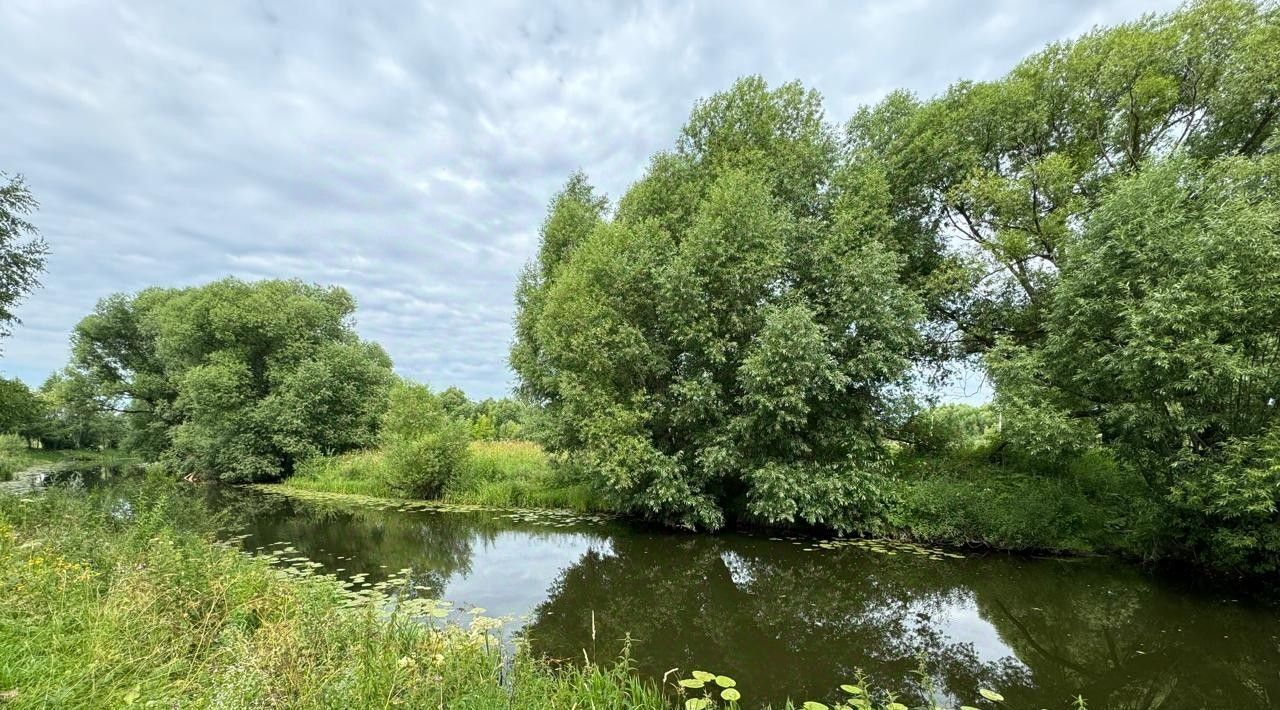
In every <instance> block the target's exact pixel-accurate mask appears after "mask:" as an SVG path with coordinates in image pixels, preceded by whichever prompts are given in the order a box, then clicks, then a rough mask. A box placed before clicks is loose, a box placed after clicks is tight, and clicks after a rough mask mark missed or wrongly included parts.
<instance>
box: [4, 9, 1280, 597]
mask: <svg viewBox="0 0 1280 710" xmlns="http://www.w3.org/2000/svg"><path fill="white" fill-rule="evenodd" d="M1276 47H1280V8H1278V7H1277V6H1276V5H1274V4H1271V3H1253V2H1247V1H1244V0H1212V1H1207V2H1198V3H1193V4H1190V5H1187V6H1185V7H1183V8H1182V9H1179V10H1178V11H1176V12H1173V13H1169V14H1166V15H1159V16H1149V17H1145V18H1143V19H1141V20H1138V21H1135V22H1132V23H1128V24H1125V25H1121V26H1117V27H1111V28H1101V29H1097V30H1095V31H1093V32H1091V33H1089V34H1087V35H1085V36H1083V37H1080V38H1077V39H1075V40H1071V41H1066V42H1061V43H1057V44H1053V45H1050V46H1049V47H1047V48H1046V49H1044V50H1043V51H1041V52H1039V53H1037V54H1035V55H1033V56H1031V57H1029V58H1027V59H1026V60H1024V61H1022V62H1021V63H1019V64H1018V65H1017V66H1016V67H1014V68H1013V70H1012V71H1010V72H1009V73H1008V74H1006V75H1005V76H1003V77H1001V78H999V79H996V80H993V81H986V82H968V81H966V82H959V83H957V84H955V85H953V86H952V87H950V88H949V89H948V90H947V91H945V92H944V93H942V94H941V95H939V96H936V97H932V98H920V97H916V96H913V95H911V94H909V93H907V92H901V91H900V92H893V93H891V94H889V95H888V96H887V97H886V98H885V99H884V100H883V101H881V102H880V103H878V104H876V105H874V106H869V107H865V108H863V109H861V110H859V111H858V112H857V113H856V115H854V116H853V117H852V118H850V119H849V120H848V121H846V122H844V123H842V124H837V123H834V122H832V121H830V120H828V118H827V117H826V116H825V115H824V113H823V110H822V102H821V98H820V97H819V96H818V95H817V94H816V93H815V92H813V91H811V90H807V89H805V88H804V87H803V86H802V85H800V84H799V83H789V84H785V85H782V86H779V87H769V86H767V85H766V84H765V82H764V81H763V80H762V79H760V78H758V77H748V78H744V79H742V80H740V81H738V82H737V83H736V84H735V85H734V86H732V87H731V88H730V89H728V90H727V91H724V92H722V93H718V94H716V95H714V96H712V97H710V98H709V99H707V100H705V101H702V102H700V103H698V105H697V106H696V107H695V108H694V110H693V112H692V114H691V115H690V118H689V120H688V122H687V124H686V125H685V126H684V128H683V129H682V131H681V133H680V135H679V137H678V139H677V141H676V144H675V146H674V147H673V148H672V149H670V150H668V151H664V152H660V153H658V154H656V155H655V156H654V157H653V159H652V161H651V162H650V165H649V168H648V170H647V172H646V173H645V174H644V176H643V177H642V178H641V179H640V180H639V181H638V182H636V183H635V184H634V185H632V186H631V188H630V189H629V190H628V191H627V192H626V193H625V194H624V195H622V196H621V198H620V199H618V200H617V201H616V202H610V201H609V200H608V199H606V198H605V197H603V196H601V195H599V194H597V192H596V191H595V190H594V189H593V188H592V187H591V185H590V184H589V182H588V179H587V177H586V176H584V175H582V174H580V173H575V174H574V175H572V176H571V177H570V179H569V180H568V183H567V184H566V185H565V187H564V189H563V190H561V191H560V192H559V193H558V194H557V195H555V197H554V199H553V200H552V202H551V204H550V206H549V209H548V212H547V216H546V219H545V222H544V223H543V225H542V230H541V238H542V239H541V246H540V249H539V252H538V255H537V258H536V259H535V260H534V261H533V262H531V263H530V264H529V266H528V268H527V269H526V271H525V272H524V273H523V274H522V276H521V278H520V282H519V285H518V288H517V311H518V312H517V319H516V324H515V326H516V327H515V339H514V342H513V345H512V349H511V364H512V367H513V369H514V370H515V371H516V373H517V374H518V375H519V378H520V380H519V394H520V400H519V401H516V400H511V399H505V400H487V401H485V402H480V403H475V402H471V401H470V400H468V398H467V397H466V395H465V394H464V393H462V392H461V391H460V390H457V389H456V388H449V389H445V390H443V391H439V392H436V391H432V390H430V389H428V388H427V387H426V386H423V385H418V384H413V383H409V382H404V381H400V380H399V379H398V378H396V377H395V376H394V375H393V374H392V371H391V362H390V360H389V358H388V357H387V356H386V354H385V353H384V352H383V351H382V350H381V349H380V348H379V347H378V346H377V345H374V344H372V343H367V342H364V341H361V340H360V339H359V338H358V337H357V336H356V334H355V331H354V328H353V322H352V317H353V314H354V309H355V304H354V302H353V300H352V299H351V297H350V296H349V295H348V294H347V293H346V292H345V291H343V290H342V289H339V288H330V287H323V286H316V285H308V284H302V283H298V282H293V281H261V282H256V283H245V282H242V281H238V280H235V279H227V280H223V281H219V282H215V283H212V284H208V285H205V286H199V287H191V288H177V289H175V288H152V289H147V290H144V291H142V292H140V293H137V294H117V295H114V296H110V297H108V298H105V299H103V300H102V301H101V302H100V303H99V304H98V306H97V308H96V309H95V310H94V312H93V313H92V314H91V315H89V316H88V317H86V318H85V319H84V320H83V321H82V322H81V323H80V324H79V325H78V326H77V327H76V329H75V332H74V334H73V339H72V340H73V357H72V362H71V363H70V365H69V366H68V367H67V368H66V369H65V370H64V371H62V372H60V373H58V374H57V375H55V376H54V377H52V378H50V380H49V381H48V382H46V383H45V384H44V385H43V386H42V387H41V388H39V390H37V391H34V392H33V391H31V390H29V389H28V388H27V387H26V385H24V384H22V383H21V382H18V381H17V380H3V381H0V402H2V403H3V405H4V406H3V409H2V410H0V433H10V434H14V435H18V436H21V437H23V438H24V439H25V440H26V441H27V442H28V444H29V445H32V446H42V447H44V448H50V449H51V448H57V447H68V448H83V447H93V448H102V447H113V446H120V447H123V448H126V449H129V450H131V451H135V452H138V453H139V454H140V455H142V456H144V457H146V458H155V459H160V460H162V461H164V462H165V464H166V465H167V467H168V468H169V469H170V470H171V471H172V472H173V473H174V474H176V475H183V476H187V475H193V476H197V477H216V478H220V479H222V480H226V481H233V482H243V481H260V480H267V479H278V478H282V477H288V476H294V479H295V483H296V485H298V486H303V487H312V488H323V489H328V490H347V491H356V492H362V493H376V494H378V495H395V496H409V497H445V498H449V499H453V500H465V501H475V502H486V503H495V504H507V505H569V506H571V507H575V508H578V509H583V510H587V509H599V508H609V509H613V510H617V511H620V512H625V513H630V514H635V515H641V516H645V517H649V518H653V519H656V520H660V521H663V522H666V523H669V524H674V525H679V526H683V527H688V528H693V529H707V530H713V529H717V528H720V527H722V526H725V525H729V524H734V523H748V524H768V525H800V526H817V527H822V528H827V529H834V530H837V531H840V532H855V533H872V534H894V535H901V536H915V537H921V538H928V539H931V540H938V541H947V542H953V543H958V544H968V543H974V544H985V545H992V546H996V547H1002V548H1008V549H1022V550H1061V551H1081V552H1083V551H1115V552H1122V553H1125V554H1130V555H1137V556H1144V557H1148V558H1179V559H1188V560H1194V561H1197V562H1199V563H1201V564H1204V565H1206V566H1210V567H1216V568H1219V569H1224V570H1232V571H1252V572H1264V573H1270V572H1275V571H1277V569H1280V513H1277V501H1280V463H1278V457H1280V419H1278V418H1277V411H1276V403H1277V397H1278V395H1280V355H1278V354H1280V331H1277V329H1276V323H1277V322H1280V269H1277V268H1276V265H1277V264H1280V190H1277V189H1276V185H1277V181H1278V180H1280V152H1278V151H1277V148H1280V137H1278V135H1277V133H1276V130H1275V127H1276V125H1277V114H1280V94H1278V93H1277V91H1276V87H1277V86H1280V51H1277V50H1276ZM0 194H2V195H3V197H2V198H0V240H3V241H0V248H3V252H2V253H3V255H4V261H3V262H0V270H2V271H3V281H2V282H0V326H3V325H4V324H7V323H11V322H12V321H13V318H12V312H11V311H10V310H8V309H9V307H10V305H11V304H13V303H15V302H16V300H17V299H19V298H21V297H22V295H23V294H25V293H26V292H28V291H29V290H30V289H31V288H32V287H34V285H35V283H36V276H38V274H39V272H40V269H41V268H42V267H43V255H44V249H45V247H44V245H43V243H42V242H40V241H39V240H38V238H36V237H35V235H34V229H33V228H32V227H31V225H30V224H28V223H27V222H26V221H24V218H25V216H27V215H29V214H30V211H31V209H32V208H33V207H34V201H33V200H32V198H31V195H30V194H29V193H28V192H27V191H26V188H25V185H24V184H23V183H22V182H21V181H20V180H15V181H10V182H9V183H8V186H7V187H6V188H4V192H3V193H0ZM23 239H25V240H26V241H23ZM962 371H982V372H984V373H985V374H986V375H988V376H989V377H990V381H991V383H992V384H993V386H994V392H995V394H994V400H993V402H992V403H991V404H990V405H987V406H984V407H981V408H971V407H962V406H949V407H948V406H943V407H935V406H931V405H933V404H934V402H933V401H932V399H931V393H932V392H934V391H936V390H935V388H934V385H937V384H939V383H942V382H945V381H947V379H948V378H949V377H951V376H953V375H955V374H956V373H957V372H962ZM516 439H531V440H534V441H537V442H538V444H540V445H541V447H542V448H539V446H536V445H534V444H532V443H529V442H515V441H513V440H516ZM295 474H297V475H295Z"/></svg>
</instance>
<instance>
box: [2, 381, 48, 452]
mask: <svg viewBox="0 0 1280 710" xmlns="http://www.w3.org/2000/svg"><path fill="white" fill-rule="evenodd" d="M47 416H48V412H47V410H46V407H45V403H44V400H42V399H41V398H40V397H39V396H37V395H36V393H35V392H32V391H31V388H29V387H27V385H26V383H24V382H23V381H22V380H19V379H17V378H14V379H12V380H8V379H4V378H2V377H0V434H14V435H17V436H21V437H22V438H23V439H25V440H26V441H27V444H28V445H30V444H31V443H32V442H33V441H34V440H35V439H37V438H38V437H39V435H40V430H41V428H42V426H43V424H44V421H45V418H46V417H47Z"/></svg>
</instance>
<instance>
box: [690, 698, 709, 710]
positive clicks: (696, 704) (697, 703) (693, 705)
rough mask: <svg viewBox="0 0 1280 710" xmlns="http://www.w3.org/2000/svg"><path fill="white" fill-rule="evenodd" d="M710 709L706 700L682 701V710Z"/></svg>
mask: <svg viewBox="0 0 1280 710" xmlns="http://www.w3.org/2000/svg"><path fill="white" fill-rule="evenodd" d="M709 707H711V701H710V700H707V699H706V698H689V699H688V700H686V701H684V710H705V709H706V708H709Z"/></svg>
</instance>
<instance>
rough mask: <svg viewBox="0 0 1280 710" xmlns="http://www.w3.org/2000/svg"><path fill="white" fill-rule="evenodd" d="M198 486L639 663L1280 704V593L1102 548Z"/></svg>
mask: <svg viewBox="0 0 1280 710" xmlns="http://www.w3.org/2000/svg"><path fill="white" fill-rule="evenodd" d="M192 490H194V491H195V495H196V496H198V497H199V498H200V499H201V500H202V502H203V504H204V505H207V506H209V507H210V508H211V509H215V510H218V511H222V513H223V514H224V515H225V518H224V522H223V527H224V529H225V532H226V535H227V536H228V538H231V537H232V536H236V535H246V536H247V537H244V538H243V539H241V544H242V545H243V546H244V547H245V549H246V550H249V551H254V550H255V549H256V548H263V550H262V551H270V550H273V549H279V548H280V547H282V546H285V545H288V546H291V547H293V548H295V549H296V550H297V551H298V552H297V553H295V554H290V555H287V556H290V557H293V556H295V555H296V556H304V557H306V558H309V559H310V560H312V561H314V562H317V563H320V564H321V565H322V567H321V568H320V569H321V571H329V572H335V571H336V574H337V575H338V576H339V577H344V578H350V577H351V576H353V575H358V574H364V575H367V581H368V582H370V583H377V582H378V581H380V580H384V579H386V578H388V577H390V576H392V575H396V574H399V573H400V572H399V571H400V570H401V569H405V568H407V569H409V570H411V572H410V573H409V575H410V579H411V582H412V584H413V585H416V586H418V587H420V590H419V593H421V594H422V595H424V596H430V597H438V598H441V599H446V600H449V601H450V602H452V604H453V606H454V608H455V609H468V608H471V607H476V606H478V607H484V608H485V609H486V610H487V611H486V612H485V614H486V615H487V616H510V617H511V618H512V620H511V621H510V622H509V624H508V626H507V629H508V633H522V634H524V635H525V636H526V637H527V638H528V639H529V642H530V644H531V646H532V648H533V649H534V650H536V651H537V652H539V653H542V654H545V655H547V656H550V657H553V658H560V659H571V660H572V659H581V658H582V656H583V650H584V649H585V650H586V651H587V653H588V654H589V655H590V656H591V657H592V658H593V659H597V658H598V659H609V658H611V657H614V656H616V655H617V654H618V653H619V652H620V650H621V648H622V645H623V639H624V638H625V637H626V636H628V635H629V636H630V639H631V653H632V656H633V659H634V661H635V662H636V664H637V665H638V668H639V671H640V672H641V673H645V674H648V675H650V676H653V677H659V678H660V677H661V676H662V674H663V673H664V672H666V671H667V670H668V669H671V668H680V669H681V671H682V672H683V673H685V674H687V673H688V672H689V671H690V670H692V669H695V668H697V669H705V670H711V671H715V672H717V673H723V674H726V675H730V676H732V677H734V678H736V679H737V680H738V683H739V687H740V688H741V689H742V691H743V693H744V696H745V697H746V698H747V699H748V700H749V701H760V700H770V701H773V702H775V703H776V702H779V701H782V700H784V699H785V698H786V697H788V696H789V697H791V698H795V699H805V700H807V699H834V698H835V697H836V696H835V695H834V694H833V693H832V691H833V690H834V689H835V688H836V686H837V685H838V684H840V683H847V682H851V681H852V680H853V678H854V676H855V673H856V670H857V669H862V670H864V671H865V672H866V673H867V674H868V676H869V677H870V678H872V679H873V681H874V682H875V684H876V685H878V686H881V687H888V688H895V689H902V690H906V691H908V693H915V694H916V697H919V693H920V691H919V683H918V680H917V678H916V677H915V675H914V674H913V671H914V670H915V669H916V668H917V666H918V663H919V662H918V658H919V657H921V656H923V657H924V658H926V659H927V663H928V667H929V669H930V671H931V673H932V675H933V676H934V678H935V682H936V684H937V686H938V688H939V692H940V694H941V696H942V697H941V698H940V699H942V700H944V701H948V702H954V703H955V704H956V705H958V704H959V703H960V702H966V703H969V704H975V705H981V706H983V707H986V706H987V705H989V704H984V703H974V702H973V701H974V700H975V699H978V695H977V688H978V687H987V688H994V689H996V690H999V691H1000V692H1001V693H1003V694H1004V696H1005V698H1006V699H1007V704H1006V705H1005V706H1004V707H1012V708H1065V707H1069V706H1070V699H1071V698H1072V697H1073V696H1074V695H1075V694H1077V693H1080V694H1083V695H1084V696H1085V697H1087V698H1088V699H1089V707H1090V708H1093V709H1095V710H1097V709H1100V708H1126V709H1128V708H1276V707H1280V609H1278V608H1277V607H1276V606H1275V605H1273V604H1271V603H1267V602H1258V601H1246V600H1244V599H1240V600H1234V599H1233V598H1232V595H1233V592H1232V590H1231V589H1230V588H1225V589H1224V588H1220V589H1218V590H1216V591H1203V590H1200V591H1195V590H1192V589H1189V588H1186V587H1185V585H1182V584H1180V583H1179V581H1178V580H1177V579H1168V578H1162V579H1161V578H1155V577H1153V576H1150V575H1147V574H1144V573H1141V572H1139V571H1136V570H1135V569H1133V568H1131V567H1129V566H1127V565H1124V564H1119V563H1113V562H1108V561H1105V560H1055V559H1031V558H1015V557H1007V556H1002V555H976V556H965V557H962V558H960V559H956V558H951V557H942V558H941V559H936V557H937V556H936V555H935V556H933V557H930V556H924V555H920V554H912V553H911V552H909V551H905V550H897V551H895V552H896V554H887V552H882V551H876V550H872V549H865V548H862V547H854V546H845V547H838V548H835V549H827V548H822V547H817V546H815V545H814V544H813V542H812V541H793V540H785V539H783V540H777V539H770V538H769V537H768V536H767V535H764V534H762V535H742V534H724V535H714V536H710V535H685V534H676V533H670V532H664V531H660V530H652V529H645V528H639V527H635V526H631V525H625V524H621V523H616V522H592V521H581V520H579V521H573V520H565V519H561V518H554V517H546V516H533V517H531V518H512V517H510V516H509V515H504V514H503V513H502V512H490V511H485V512H439V511H424V510H407V509H400V508H396V507H392V506H382V507H371V506H368V505H355V504H343V503H335V502H332V501H321V502H315V501H303V500H297V499H292V498H288V497H284V496H280V495H272V494H267V493H262V492H258V491H253V490H247V489H229V488H223V487H212V486H205V487H198V488H197V487H192ZM806 548H809V549H806ZM890 551H893V550H890ZM338 570H341V571H338ZM460 615H461V614H460ZM593 624H594V638H593ZM837 692H838V691H837ZM956 701H959V702H956Z"/></svg>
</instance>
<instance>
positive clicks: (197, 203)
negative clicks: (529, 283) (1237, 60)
mask: <svg viewBox="0 0 1280 710" xmlns="http://www.w3.org/2000/svg"><path fill="white" fill-rule="evenodd" d="M1173 5H1174V3H1173V2H1172V1H1169V0H1143V1H1141V2H1138V1H1133V0H1056V1H1046V0H1039V1H1035V2H1032V1H1030V0H1028V1H1026V2H1013V1H1006V2H999V1H988V2H977V1H970V0H963V1H962V0H955V1H953V2H943V1H941V0H938V1H936V2H919V1H916V2H907V1H900V0H884V1H875V2H831V3H822V2H801V3H782V2H767V1H759V2H742V1H734V2H701V3H696V4H694V3H688V4H684V3H617V4H611V3H602V2H594V3H583V4H580V5H579V4H574V3H566V2H547V1H545V0H539V1H537V2H529V3H522V4H516V3H486V2H465V3H459V2H450V3H440V4H431V3H411V2H368V1H366V0H360V1H358V2H349V3H346V2H344V3H338V2H319V1H316V2H310V1H308V2H273V1H268V0H258V1H249V0H246V1H242V2H231V1H229V0H219V2H194V1H193V2H176V1H173V0H155V1H141V0H139V1H133V2H106V1H103V2H71V1H62V0H3V2H0V48H3V50H0V129H2V130H0V135H3V138H0V171H5V172H8V173H10V174H12V173H22V174H24V175H25V176H26V177H27V180H28V182H29V184H30V187H31V189H32V190H33V191H34V193H35V195H36V197H37V198H38V199H39V201H40V203H41V209H40V212H39V213H38V214H37V215H36V217H35V219H34V222H35V223H36V224H37V226H38V227H39V229H40V231H41V233H42V235H43V236H44V238H45V239H46V240H47V241H48V242H49V244H50V246H51V248H52V249H53V254H52V257H51V258H50V260H49V272H48V274H47V275H46V277H45V279H44V283H45V285H44V288H43V289H41V290H40V291H39V292H37V293H36V294H35V295H34V296H32V297H31V298H30V299H29V300H28V301H27V302H26V303H25V304H24V305H23V306H22V307H21V308H20V310H19V315H20V316H21V317H22V319H23V320H24V324H23V325H21V326H19V327H18V328H16V329H15V332H14V334H13V336H12V337H10V338H8V339H7V340H6V341H5V342H4V343H3V345H2V347H3V356H2V357H3V360H0V371H2V372H3V374H5V375H7V376H14V375H17V376H19V377H22V378H23V379H24V380H26V381H27V382H29V383H30V384H33V385H35V384H39V383H40V382H41V381H42V380H43V379H44V377H45V376H47V375H48V374H49V372H51V371H53V370H55V369H57V368H59V367H60V366H61V365H62V364H64V363H65V361H66V358H67V335H68V333H69V331H70V329H71V328H72V326H73V325H74V324H75V323H76V321H77V320H78V319H79V318H81V317H82V316H83V315H84V314H86V313H87V312H88V311H89V310H90V309H91V308H92V307H93V304H94V302H95V301H97V299H99V298H100V297H102V296H104V295H107V294H109V293H112V292H116V291H136V290H139V289H141V288H144V287H146V286H150V285H174V286H177V285H190V284H198V283H202V282H206V281H210V280H213V279H217V278H220V277H223V276H226V275H228V274H234V275H236V276H240V277H242V278H248V279H254V278H265V277H283V278H295V277H296V278H300V279H304V280H306V281H315V282H322V283H336V284H340V285H342V286H345V287H346V288H347V289H349V290H350V291H351V292H352V293H353V294H354V295H355V296H356V298H357V299H358V301H359V304H360V309H359V312H358V327H359V330H360V332H361V334H362V335H363V336H364V337H366V338H371V339H373V340H376V341H378V342H380V343H382V345H383V346H384V347H386V349H387V350H388V352H390V354H391V356H392V357H393V358H394V359H395V362H396V367H397V369H398V370H399V371H400V372H401V373H402V374H405V375H408V376H410V377H413V378H415V379H419V380H424V381H427V382H429V383H430V384H432V385H433V386H435V387H443V386H446V385H450V384H454V385H458V386H460V387H462V388H463V389H465V390H466V391H467V392H468V393H469V394H470V395H472V396H473V397H485V396H500V395H503V394H505V393H507V392H508V391H509V390H510V387H511V384H512V374H511V372H510V371H509V369H508V368H507V366H506V353H507V345H508V341H509V338H510V334H511V318H512V310H513V308H512V291H513V287H514V285H515V281H516V275H517V273H518V271H519V269H520V267H521V265H522V264H523V263H524V262H525V261H526V260H528V259H529V258H530V257H531V256H533V254H534V252H535V250H536V248H537V229H538V225H539V223H540V222H541V220H542V217H543V214H544V211H545V206H546V203H547V200H548V199H549V198H550V196H551V195H552V193H554V192H555V191H556V190H557V189H558V187H559V186H560V185H561V184H562V183H563V181H564V179H565V177H566V176H567V175H568V173H569V172H570V171H572V170H574V169H575V168H582V169H583V170H585V171H586V172H587V173H588V175H589V176H590V178H591V180H592V182H593V183H594V184H595V185H596V186H597V187H598V188H600V189H602V190H603V191H605V192H606V193H607V194H608V195H609V196H610V197H611V198H616V197H617V196H618V195H620V194H621V193H622V191H623V190H625V188H626V187H627V185H629V184H630V183H631V182H632V181H634V180H635V179H636V178H638V177H639V176H640V174H641V172H642V171H643V169H644V167H645V164H646V162H647V159H648V157H649V155H651V154H652V153H653V152H655V151H657V150H660V149H663V148H667V147H669V146H671V145H672V144H673V142H674V140H675V137H676V133H677V131H678V130H679V127H680V125H681V124H682V123H683V122H684V119H685V117H686V116H687V115H688V112H689V110H690V108H691V107H692V105H693V102H694V101H695V100H697V99H698V98H699V97H703V96H706V95H708V94H710V93H712V92H714V91H717V90H719V89H723V88H726V87H727V86H729V85H730V84H731V83H732V82H733V80H734V79H735V78H737V77H739V76H741V75H743V74H751V73H758V74H762V75H763V76H764V77H765V78H766V79H767V80H768V81H769V82H770V83H771V84H777V83H781V82H783V81H788V80H791V79H800V80H801V81H803V82H804V83H805V84H806V85H808V86H811V87H814V88H816V89H818V90H819V91H821V92H822V94H823V96H824V97H825V100H826V109H827V115H828V117H829V118H830V119H832V120H836V121H843V120H844V119H845V118H847V117H848V116H849V115H851V114H852V112H853V111H854V110H855V109H856V108H857V107H858V106H859V105H860V104H863V103H869V102H873V101H875V100H877V99H878V98H879V97H881V96H883V95H884V94H885V93H887V92H889V91H891V90H893V89H895V88H898V87H906V88H908V89H911V90H913V91H915V92H917V93H920V94H923V95H929V94H933V93H936V92H938V91H940V90H942V89H943V88H945V87H946V85H947V84H948V83H950V82H952V81H954V80H956V79H960V78H973V79H985V78H993V77H996V76H999V75H1001V74H1003V73H1004V72H1005V71H1006V70H1007V69H1008V68H1009V67H1011V66H1012V65H1013V64H1014V63H1015V62H1016V61H1017V60H1018V59H1019V58H1021V57H1022V56H1024V55H1026V54H1028V53H1030V52H1033V51H1035V50H1036V49H1038V48H1040V47H1041V46H1042V45H1044V44H1045V43H1046V42H1050V41H1053V40H1056V39H1062V38H1067V37H1071V36H1074V35H1077V34H1079V33H1081V32H1083V31H1086V30H1088V29H1089V28H1090V27H1092V26H1093V25H1095V24H1109V23H1113V22H1117V21H1122V20H1127V19H1132V18H1135V17H1137V16H1139V15H1140V14H1142V13H1143V12H1145V11H1150V10H1160V11H1163V10H1167V9H1170V8H1171V7H1173Z"/></svg>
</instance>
